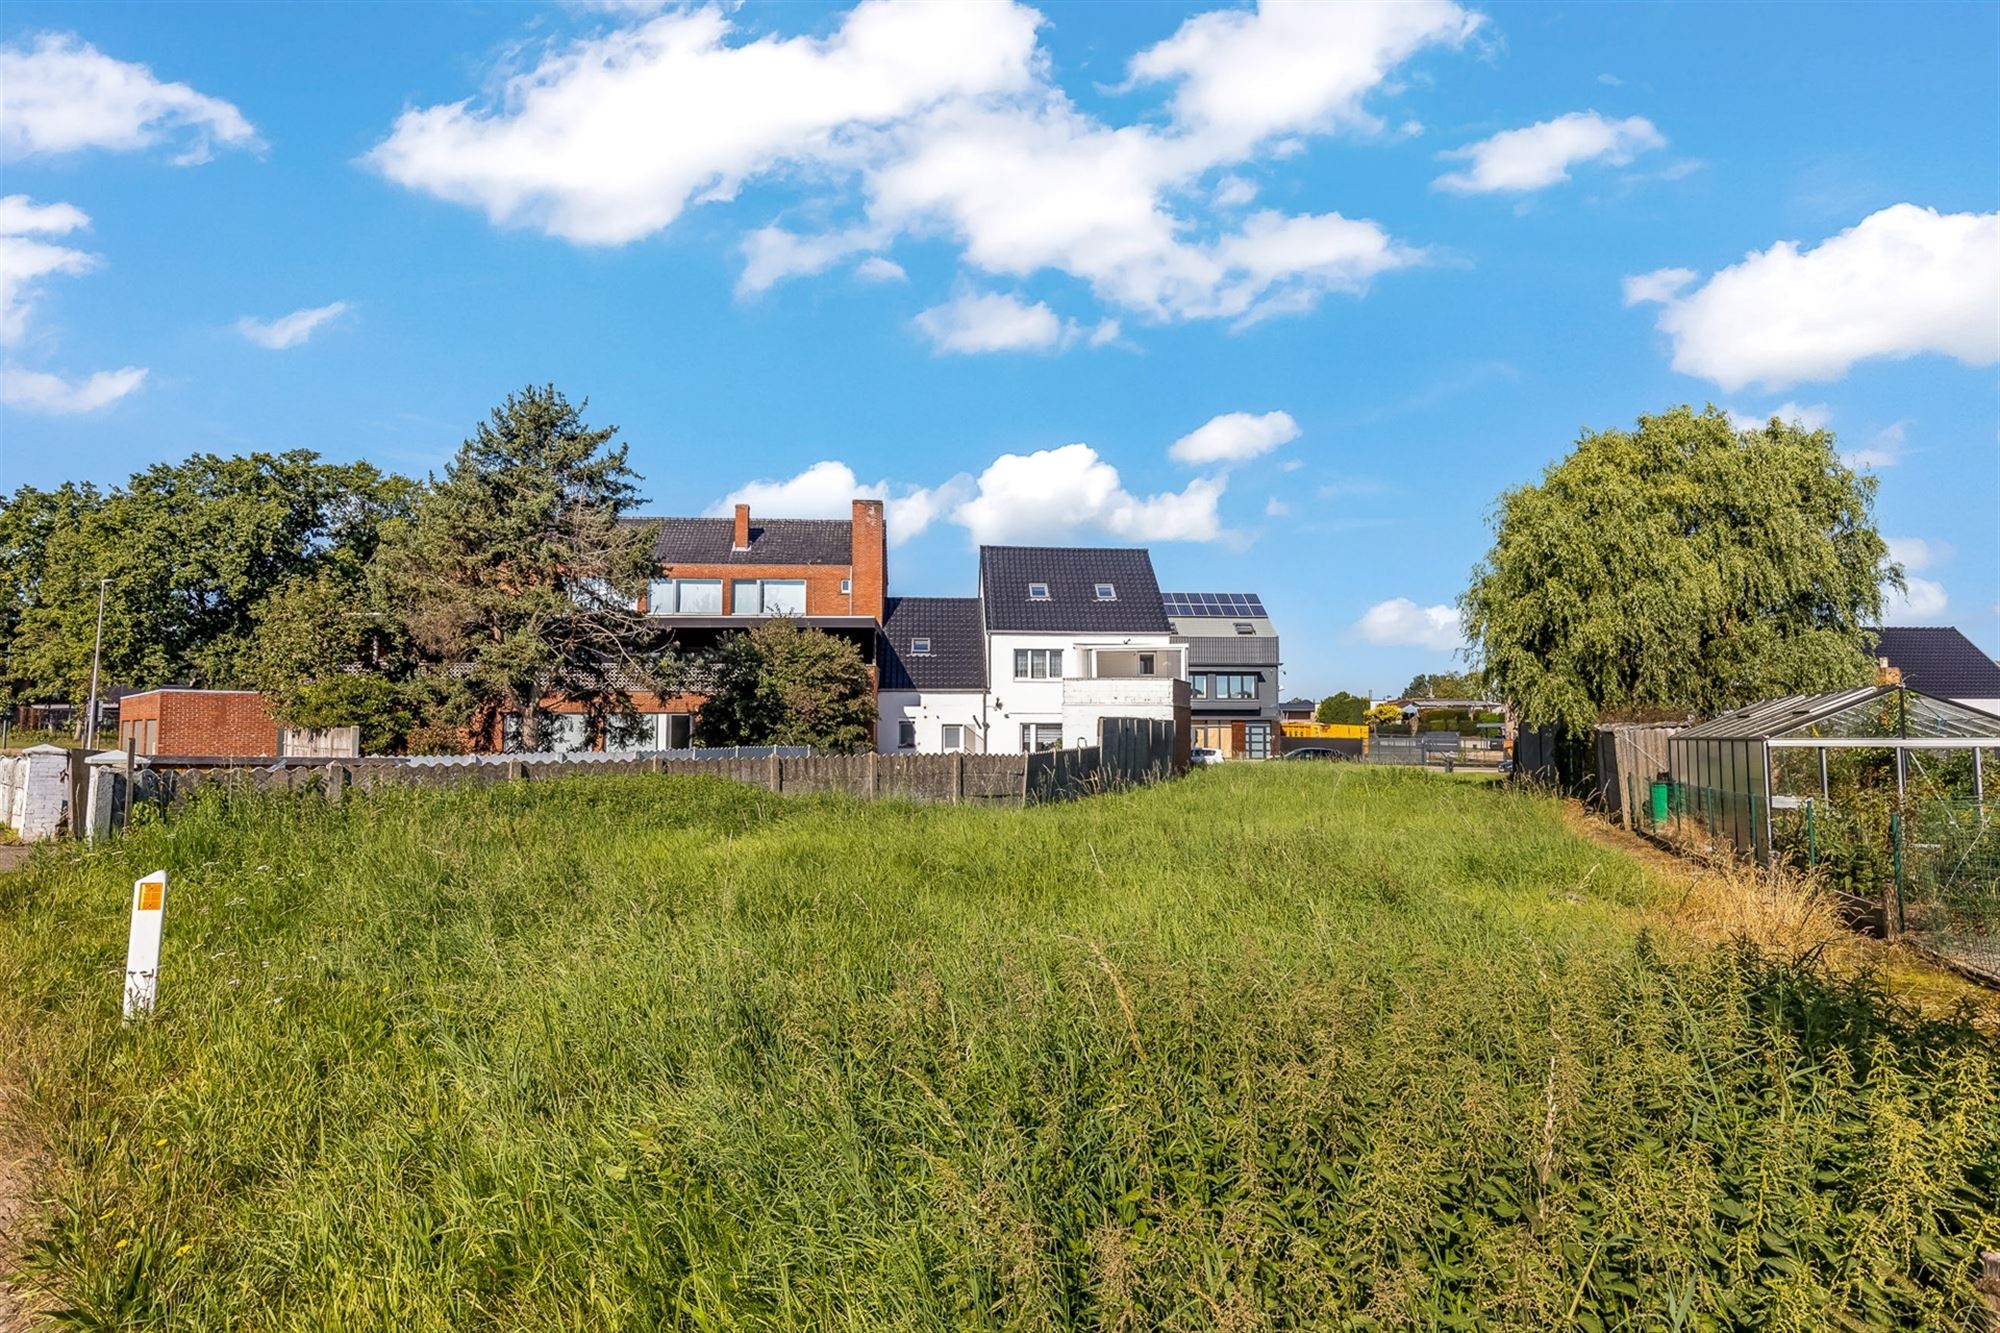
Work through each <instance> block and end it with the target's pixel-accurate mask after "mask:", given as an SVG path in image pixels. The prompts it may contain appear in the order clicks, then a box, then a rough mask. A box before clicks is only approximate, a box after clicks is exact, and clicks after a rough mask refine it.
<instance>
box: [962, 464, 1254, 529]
mask: <svg viewBox="0 0 2000 1333" xmlns="http://www.w3.org/2000/svg"><path fill="white" fill-rule="evenodd" d="M974 484H975V486H976V488H977V492H976V494H974V495H973V496H972V498H971V499H969V500H967V501H965V502H964V503H963V504H961V505H959V506H958V507H957V508H956V509H955V510H954V511H953V512H952V521H953V522H955V523H958V524H959V525H961V526H963V527H964V528H965V529H966V530H967V531H968V532H970V533H971V534H972V539H973V540H974V541H975V542H985V543H1009V542H1013V543H1021V542H1038V541H1047V542H1054V541H1068V540H1074V539H1077V538H1081V537H1089V536H1099V537H1115V538H1118V539H1119V540H1121V541H1129V542H1170V541H1194V542H1201V541H1213V540H1215V539H1216V538H1218V537H1220V536H1222V520H1221V516H1220V514H1219V513H1218V508H1217V502H1218V501H1219V500H1220V499H1221V497H1222V491H1223V486H1224V482H1223V481H1222V479H1221V478H1219V477H1198V478H1196V479H1195V480H1194V481H1191V482H1189V483H1188V485H1187V487H1186V488H1185V489H1184V490H1181V491H1178V492H1175V491H1167V492H1163V493H1161V494H1159V495H1150V496H1143V497H1142V496H1137V495H1134V494H1132V493H1131V492H1130V491H1128V490H1126V489H1125V486H1124V483H1123V481H1122V480H1121V479H1120V477H1119V475H1118V469H1117V468H1115V467H1113V466H1112V465H1111V464H1110V463H1107V462H1105V461H1104V460H1103V459H1102V458H1100V457H1098V455H1097V451H1096V450H1095V449H1092V448H1091V447H1090V446H1089V445H1087V444H1066V445H1064V446H1062V447H1061V448H1059V449H1041V450H1037V451H1036V452H1034V453H1031V454H1002V455H1001V456H1000V457H998V458H996V459H994V460H993V462H992V463H991V464H989V465H988V466H987V467H986V469H985V471H983V472H981V473H980V474H979V477H978V479H977V481H976V482H975V483H974Z"/></svg>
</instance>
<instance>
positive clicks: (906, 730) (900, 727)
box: [896, 718, 917, 750]
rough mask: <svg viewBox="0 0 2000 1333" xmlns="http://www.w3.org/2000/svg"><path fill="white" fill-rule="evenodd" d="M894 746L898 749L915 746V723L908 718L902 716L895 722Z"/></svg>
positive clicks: (912, 748)
mask: <svg viewBox="0 0 2000 1333" xmlns="http://www.w3.org/2000/svg"><path fill="white" fill-rule="evenodd" d="M896 748H897V749H898V750H914V749H916V748H917V724H916V723H915V722H913V721H911V720H910V719H909V718H904V719H903V720H902V721H901V722H898V723H897V724H896Z"/></svg>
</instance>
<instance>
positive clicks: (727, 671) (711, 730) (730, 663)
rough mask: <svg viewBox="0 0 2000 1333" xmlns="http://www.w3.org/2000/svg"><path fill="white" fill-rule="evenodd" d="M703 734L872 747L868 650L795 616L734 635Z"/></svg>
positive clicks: (745, 741) (705, 738)
mask: <svg viewBox="0 0 2000 1333" xmlns="http://www.w3.org/2000/svg"><path fill="white" fill-rule="evenodd" d="M696 734H697V736H698V737H699V739H700V741H701V743H702V744H703V745H810V746H812V747H813V748H814V749H822V750H835V751H840V752H843V753H859V752H862V751H866V750H871V749H873V748H874V743H875V696H874V691H873V690H872V689H871V688H870V682H869V679H868V666H867V664H866V663H865V662H863V661H862V660H861V650H860V649H859V648H857V647H855V646H854V644H853V643H852V642H851V641H849V640H847V639H842V638H838V637H836V636H835V635H831V634H827V633H825V632H824V631H821V630H817V629H812V628H809V627H808V626H805V625H802V624H800V623H799V621H797V620H796V619H794V618H792V617H790V616H784V617H780V618H778V619H776V620H771V621H767V622H766V623H764V624H762V625H759V626H758V627H757V628H755V629H753V630H750V631H749V632H747V633H744V634H738V635H732V636H730V638H729V639H727V640H725V642H724V643H723V645H722V648H721V649H720V651H719V652H718V653H717V655H716V661H715V663H714V665H713V674H712V678H711V684H710V686H709V692H708V701H707V702H706V703H704V704H703V705H702V709H701V717H700V721H699V724H698V728H697V733H696Z"/></svg>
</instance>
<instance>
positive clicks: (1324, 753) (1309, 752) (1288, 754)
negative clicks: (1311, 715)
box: [1280, 745, 1347, 759]
mask: <svg viewBox="0 0 2000 1333" xmlns="http://www.w3.org/2000/svg"><path fill="white" fill-rule="evenodd" d="M1280 758H1284V759H1345V758H1347V756H1346V755H1344V754H1342V753H1341V752H1340V751H1338V750H1328V749H1324V748H1322V747H1320V746H1316V745H1312V746H1307V747H1306V748H1305V749H1303V750H1287V751H1285V753H1284V754H1283V755H1281V756H1280Z"/></svg>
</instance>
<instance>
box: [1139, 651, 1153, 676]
mask: <svg viewBox="0 0 2000 1333" xmlns="http://www.w3.org/2000/svg"><path fill="white" fill-rule="evenodd" d="M1139 674H1140V675H1142V676H1150V675H1152V674H1153V655H1152V654H1151V653H1140V654H1139Z"/></svg>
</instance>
